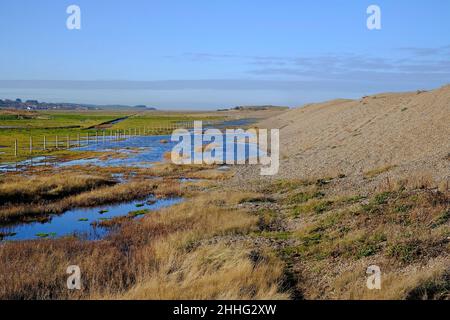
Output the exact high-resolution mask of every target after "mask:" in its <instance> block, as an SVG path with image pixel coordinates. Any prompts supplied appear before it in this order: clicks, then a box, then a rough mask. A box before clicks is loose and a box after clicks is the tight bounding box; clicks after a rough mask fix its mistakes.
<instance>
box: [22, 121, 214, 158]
mask: <svg viewBox="0 0 450 320" xmlns="http://www.w3.org/2000/svg"><path fill="white" fill-rule="evenodd" d="M204 124H205V125H209V124H211V122H210V121H204ZM193 127H194V122H193V121H178V122H173V121H169V122H167V123H166V124H165V125H163V124H159V125H155V126H151V127H147V126H145V127H143V128H142V127H138V128H129V129H117V130H109V134H107V130H102V143H106V142H107V141H108V140H109V141H119V140H122V139H124V138H131V137H133V136H134V137H137V136H143V135H151V134H152V133H154V134H161V133H165V132H170V131H171V130H174V129H179V128H184V129H191V128H193ZM65 138H66V139H65V140H66V141H65V142H66V143H64V139H63V140H61V139H60V136H59V135H55V136H54V143H55V145H54V149H60V146H61V142H62V145H63V146H64V144H65V148H66V149H70V148H72V147H74V145H75V146H76V147H82V146H83V142H86V145H89V144H90V142H91V136H90V133H89V132H87V133H86V137H85V138H84V139H83V138H82V136H81V134H80V133H78V134H77V136H76V141H75V144H74V143H72V142H73V141H72V140H71V137H70V135H67V136H66V137H65ZM94 140H95V143H96V144H99V143H100V137H99V133H98V131H96V132H95V138H94ZM38 141H39V140H38V138H37V137H34V138H33V136H31V135H30V137H29V145H28V148H27V149H28V151H29V155H30V157H31V156H32V155H33V152H36V151H41V150H42V151H50V150H51V149H52V148H51V144H50V142H51V140H49V139H48V136H47V135H44V136H43V137H42V149H39V144H40V143H39V142H38ZM22 148H23V147H22ZM20 150H21V147H20V145H19V141H18V139H17V138H15V139H14V146H13V153H14V157H15V158H18V157H19V156H20V153H21V152H20Z"/></svg>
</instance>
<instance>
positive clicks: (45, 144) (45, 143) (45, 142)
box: [44, 136, 47, 150]
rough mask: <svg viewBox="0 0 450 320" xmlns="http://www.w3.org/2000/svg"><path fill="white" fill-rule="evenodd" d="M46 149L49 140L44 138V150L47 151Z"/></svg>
mask: <svg viewBox="0 0 450 320" xmlns="http://www.w3.org/2000/svg"><path fill="white" fill-rule="evenodd" d="M46 149H47V139H46V138H45V136H44V150H46Z"/></svg>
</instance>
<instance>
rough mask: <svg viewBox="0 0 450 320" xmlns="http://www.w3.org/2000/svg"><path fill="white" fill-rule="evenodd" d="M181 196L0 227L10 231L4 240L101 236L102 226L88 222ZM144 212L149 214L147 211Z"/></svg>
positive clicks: (170, 202) (157, 205)
mask: <svg viewBox="0 0 450 320" xmlns="http://www.w3.org/2000/svg"><path fill="white" fill-rule="evenodd" d="M181 201H182V199H181V198H172V199H159V200H157V199H154V198H153V197H150V198H147V199H144V200H140V201H139V200H137V201H132V202H128V203H122V204H116V205H106V206H99V207H94V208H77V209H73V210H69V211H66V212H65V213H64V214H61V215H54V216H52V217H51V218H50V220H49V221H47V222H45V223H40V222H33V223H24V224H19V225H15V226H9V227H0V232H1V233H4V234H14V235H12V236H9V237H6V238H5V239H6V240H27V239H37V238H39V235H40V236H41V237H61V236H67V235H74V234H76V235H80V236H81V237H83V238H86V239H89V240H96V239H101V238H102V237H103V236H105V235H106V234H107V231H108V230H106V229H104V228H99V227H97V228H94V227H93V226H92V225H91V223H92V222H94V221H101V220H105V219H111V218H114V217H119V216H126V215H127V214H128V213H129V212H130V211H135V210H142V209H147V210H157V209H160V208H164V207H169V206H172V205H174V204H177V203H179V202H181ZM148 214H151V212H150V213H148Z"/></svg>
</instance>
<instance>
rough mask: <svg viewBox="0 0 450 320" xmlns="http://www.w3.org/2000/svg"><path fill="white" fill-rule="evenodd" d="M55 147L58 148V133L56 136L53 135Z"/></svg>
mask: <svg viewBox="0 0 450 320" xmlns="http://www.w3.org/2000/svg"><path fill="white" fill-rule="evenodd" d="M55 147H56V149H58V148H59V141H58V135H56V137H55Z"/></svg>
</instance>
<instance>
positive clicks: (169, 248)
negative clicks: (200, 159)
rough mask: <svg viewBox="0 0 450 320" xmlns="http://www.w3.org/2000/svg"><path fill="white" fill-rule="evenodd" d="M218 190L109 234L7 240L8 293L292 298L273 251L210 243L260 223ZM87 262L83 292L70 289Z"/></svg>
mask: <svg viewBox="0 0 450 320" xmlns="http://www.w3.org/2000/svg"><path fill="white" fill-rule="evenodd" d="M232 195H233V194H232V193H226V194H225V193H222V194H219V193H210V194H208V195H204V196H201V197H197V198H195V199H192V200H189V201H187V202H184V203H181V204H178V205H176V206H174V207H170V208H166V209H163V210H160V211H158V212H155V213H154V214H152V215H148V216H145V217H144V218H142V219H140V220H138V221H136V220H128V221H126V222H125V223H123V224H121V227H120V228H119V230H118V231H117V232H115V233H113V234H112V235H111V236H109V237H108V238H107V239H105V240H102V241H96V242H86V241H81V240H78V239H75V238H64V239H58V240H53V239H49V240H40V241H23V242H10V243H5V244H4V245H2V246H1V247H0V270H1V272H0V282H1V283H2V286H1V287H0V298H2V299H67V298H69V299H79V298H88V299H89V298H91V299H286V298H288V296H289V295H288V293H286V292H285V293H283V292H282V291H281V288H280V286H281V280H282V275H283V265H282V263H281V262H280V260H279V259H277V258H276V257H275V256H273V255H271V254H270V253H264V252H261V253H260V254H259V256H260V258H258V259H257V260H255V259H253V258H252V256H253V255H252V254H251V248H250V247H248V246H246V245H244V244H237V245H235V246H228V245H226V244H224V243H221V242H220V241H219V242H215V243H213V244H207V243H205V244H202V243H203V241H205V240H208V239H211V238H213V237H216V236H225V235H236V234H246V233H248V232H251V231H254V230H256V224H257V218H256V217H254V216H252V215H249V214H248V213H246V212H244V211H241V210H234V209H226V208H223V207H218V206H216V205H215V204H214V203H216V202H221V203H225V204H226V205H228V206H232V205H236V204H237V203H238V202H236V200H239V199H241V197H240V195H239V194H238V195H234V196H232ZM74 264H75V265H79V266H80V268H81V272H82V277H83V287H82V290H81V291H77V290H75V291H73V290H68V289H67V288H66V279H67V275H66V268H67V267H68V266H69V265H74Z"/></svg>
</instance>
